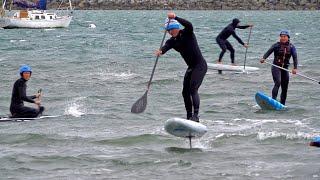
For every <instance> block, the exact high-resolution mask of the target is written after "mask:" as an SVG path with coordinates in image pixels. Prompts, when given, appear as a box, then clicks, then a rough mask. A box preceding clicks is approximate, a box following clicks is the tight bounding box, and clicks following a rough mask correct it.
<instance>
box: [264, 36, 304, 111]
mask: <svg viewBox="0 0 320 180" xmlns="http://www.w3.org/2000/svg"><path fill="white" fill-rule="evenodd" d="M272 52H274V60H273V64H275V65H277V66H281V67H283V68H285V69H288V67H289V65H290V62H289V61H290V58H291V56H292V57H293V66H294V69H297V66H298V60H297V51H296V48H295V47H294V45H293V44H291V43H290V42H287V43H280V42H277V43H275V44H273V45H272V46H271V48H270V49H269V50H268V51H267V52H266V54H265V55H264V56H263V59H267V58H268V57H269V56H270V54H271V53H272ZM271 72H272V77H273V81H274V87H273V89H272V98H273V99H277V96H278V91H279V87H280V86H281V97H280V102H281V103H282V104H283V105H285V103H286V99H287V91H288V84H289V72H288V71H285V70H282V69H279V68H277V67H274V66H272V67H271Z"/></svg>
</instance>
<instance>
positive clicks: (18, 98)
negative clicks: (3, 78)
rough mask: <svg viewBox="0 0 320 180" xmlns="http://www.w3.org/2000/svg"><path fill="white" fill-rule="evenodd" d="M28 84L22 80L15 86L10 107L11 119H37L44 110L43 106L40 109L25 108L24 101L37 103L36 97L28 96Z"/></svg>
mask: <svg viewBox="0 0 320 180" xmlns="http://www.w3.org/2000/svg"><path fill="white" fill-rule="evenodd" d="M26 82H27V81H26V80H25V79H23V78H20V79H18V80H17V81H16V82H15V83H14V85H13V89H12V97H11V105H10V112H11V114H12V116H11V117H13V118H35V117H37V116H38V115H39V114H41V113H42V111H43V110H44V107H42V106H40V108H39V109H35V108H31V107H26V106H24V104H23V101H26V102H29V103H35V101H34V100H33V99H35V98H36V96H27V95H26V89H27V85H26Z"/></svg>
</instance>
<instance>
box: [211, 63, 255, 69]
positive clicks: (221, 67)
mask: <svg viewBox="0 0 320 180" xmlns="http://www.w3.org/2000/svg"><path fill="white" fill-rule="evenodd" d="M207 64H208V68H209V69H213V70H218V71H258V70H259V68H257V67H252V66H246V68H245V69H244V67H243V66H233V65H229V64H215V63H207Z"/></svg>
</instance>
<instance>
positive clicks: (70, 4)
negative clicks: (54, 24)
mask: <svg viewBox="0 0 320 180" xmlns="http://www.w3.org/2000/svg"><path fill="white" fill-rule="evenodd" d="M69 6H70V10H71V12H72V3H71V0H69Z"/></svg>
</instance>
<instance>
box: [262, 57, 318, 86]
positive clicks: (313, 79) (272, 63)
mask: <svg viewBox="0 0 320 180" xmlns="http://www.w3.org/2000/svg"><path fill="white" fill-rule="evenodd" d="M264 62H265V63H267V64H270V65H271V66H274V67H277V68H279V69H282V70H285V71H288V72H289V73H292V72H291V71H290V70H288V69H286V68H283V67H280V66H277V65H275V64H273V63H269V62H268V61H264ZM296 75H298V76H301V77H304V78H306V79H309V80H311V81H315V82H317V83H318V84H320V81H318V80H316V79H313V78H311V77H308V76H306V75H303V74H299V73H296Z"/></svg>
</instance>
